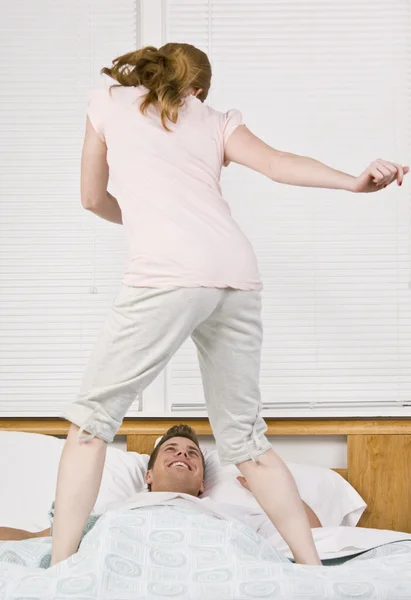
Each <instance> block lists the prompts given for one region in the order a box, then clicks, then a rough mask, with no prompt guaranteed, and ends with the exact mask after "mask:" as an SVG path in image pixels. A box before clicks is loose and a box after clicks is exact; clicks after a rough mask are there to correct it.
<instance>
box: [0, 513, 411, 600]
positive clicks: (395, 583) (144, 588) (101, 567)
mask: <svg viewBox="0 0 411 600" xmlns="http://www.w3.org/2000/svg"><path fill="white" fill-rule="evenodd" d="M50 546H51V539H50V538H42V539H34V540H27V541H24V542H2V543H0V599H1V600H29V599H30V600H69V599H70V600H74V599H78V600H160V599H161V600H165V599H170V598H173V599H174V600H200V599H201V600H250V599H253V600H256V599H259V598H263V599H265V600H271V599H273V600H274V599H280V598H281V599H284V598H286V599H287V600H294V599H295V600H297V599H298V600H305V599H306V600H320V599H326V600H328V599H329V600H347V599H348V598H357V599H361V600H366V599H373V600H388V599H390V600H401V599H405V598H407V599H409V598H410V597H411V541H409V542H408V541H404V542H397V543H393V544H388V545H385V546H381V547H379V548H376V549H374V550H371V551H369V552H366V553H364V554H361V555H360V556H357V557H355V558H353V559H351V560H350V561H349V562H346V563H344V564H343V565H340V566H331V567H324V566H323V567H306V566H302V565H294V564H293V563H291V562H290V561H288V560H287V559H286V558H284V557H283V556H281V555H280V554H279V553H278V552H277V551H276V550H274V549H273V548H272V546H270V545H269V544H268V542H266V541H265V540H264V539H263V538H261V537H260V536H258V535H257V534H256V533H254V532H253V531H252V530H251V529H249V528H248V527H246V526H245V525H243V524H241V523H239V522H237V521H233V522H228V521H223V520H219V519H216V518H214V517H212V516H209V515H206V514H203V513H200V512H198V511H197V510H196V509H192V508H186V507H179V506H178V507H177V506H151V507H146V508H139V509H137V510H118V511H115V512H111V513H106V514H105V515H104V516H102V517H101V518H100V519H99V520H98V521H97V522H96V523H95V525H94V527H93V528H92V529H91V530H90V531H89V532H88V533H87V535H86V536H85V537H84V538H83V541H82V543H81V546H80V548H79V551H78V552H77V553H76V554H75V555H74V556H72V557H71V558H69V559H68V560H66V561H64V562H62V563H60V564H58V565H55V566H54V567H51V568H47V567H48V566H49V564H50Z"/></svg>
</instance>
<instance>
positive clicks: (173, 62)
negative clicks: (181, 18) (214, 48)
mask: <svg viewBox="0 0 411 600" xmlns="http://www.w3.org/2000/svg"><path fill="white" fill-rule="evenodd" d="M101 73H104V74H105V75H109V76H110V77H112V78H113V79H115V80H116V81H118V83H119V84H120V85H124V86H135V87H136V86H139V85H144V86H145V87H146V88H147V89H148V93H147V94H146V96H145V98H144V100H143V102H142V103H141V106H140V110H141V112H142V113H143V115H144V114H146V111H147V109H148V107H149V106H150V105H151V104H155V105H157V106H159V108H160V110H161V123H162V125H163V127H164V128H165V129H166V130H167V131H170V129H169V128H168V127H167V125H166V120H167V119H168V120H169V121H171V122H172V123H176V122H177V119H178V109H179V108H180V107H181V106H183V104H184V98H185V96H187V94H189V93H190V90H191V89H193V90H194V91H197V90H200V89H201V92H200V93H199V94H198V96H197V97H198V98H199V100H201V102H204V100H205V99H206V98H207V95H208V91H209V89H210V85H211V64H210V61H209V60H208V56H207V54H205V52H203V51H202V50H199V49H198V48H196V47H195V46H191V44H180V43H169V44H165V45H164V46H162V47H161V48H158V49H157V48H154V46H145V47H144V48H141V49H140V50H136V51H135V52H129V53H127V54H123V55H122V56H118V57H117V58H115V59H114V60H113V66H112V67H111V68H108V67H104V68H103V69H101Z"/></svg>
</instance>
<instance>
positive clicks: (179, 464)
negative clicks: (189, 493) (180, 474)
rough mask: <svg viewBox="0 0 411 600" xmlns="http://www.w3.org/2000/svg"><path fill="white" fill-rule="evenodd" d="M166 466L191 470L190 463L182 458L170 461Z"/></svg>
mask: <svg viewBox="0 0 411 600" xmlns="http://www.w3.org/2000/svg"><path fill="white" fill-rule="evenodd" d="M168 466H169V467H172V468H174V469H175V468H178V467H180V468H182V469H187V470H188V471H191V467H190V465H189V464H188V463H186V462H184V461H182V460H175V461H174V462H172V463H170V464H169V465H168Z"/></svg>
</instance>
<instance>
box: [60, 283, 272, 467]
mask: <svg viewBox="0 0 411 600" xmlns="http://www.w3.org/2000/svg"><path fill="white" fill-rule="evenodd" d="M189 336H191V338H192V339H193V341H194V343H195V345H196V347H197V351H198V357H199V362H200V367H201V374H202V380H203V387H204V395H205V400H206V405H207V410H208V416H209V419H210V424H211V427H212V430H213V433H214V437H215V440H216V447H217V450H218V454H219V457H220V460H221V462H222V463H223V464H238V463H241V462H244V461H246V460H250V459H255V458H256V457H257V456H259V455H260V454H262V453H264V452H266V451H267V450H268V449H269V448H271V445H270V443H269V441H268V440H267V438H266V437H265V435H264V434H265V432H266V430H267V426H266V424H265V422H264V420H263V418H262V417H261V414H260V413H261V399H260V389H259V372H260V355H261V343H262V325H261V296H260V293H259V292H258V291H240V290H233V289H231V288H228V289H217V288H204V287H198V288H171V289H169V288H168V289H157V288H137V287H130V286H126V285H123V286H122V287H121V289H120V292H119V294H118V296H117V298H116V299H115V301H114V304H113V306H112V307H111V309H110V311H109V314H108V316H107V319H106V322H105V325H104V327H103V330H102V332H101V334H100V337H99V339H98V341H97V343H96V345H95V347H94V349H93V351H92V354H91V357H90V360H89V363H88V365H87V368H86V372H85V375H84V378H83V381H82V385H81V389H80V393H79V396H78V398H77V399H76V401H75V402H73V403H71V404H70V405H69V406H68V407H67V408H66V410H65V411H64V413H63V414H62V416H63V417H64V418H65V419H67V420H69V421H71V422H72V423H74V424H76V425H77V426H78V427H80V428H81V431H87V432H88V433H89V434H91V435H92V436H96V437H98V438H100V439H102V440H104V441H106V442H111V441H112V440H113V438H114V436H115V434H116V433H117V431H118V429H119V427H120V425H121V423H122V421H123V418H124V416H125V415H126V413H127V411H128V409H129V407H130V406H131V404H132V402H133V401H134V400H135V399H136V397H137V394H139V393H141V392H143V390H144V389H145V388H146V387H147V386H148V385H149V384H150V383H151V382H152V381H153V380H154V379H155V378H156V376H157V375H159V373H160V372H161V371H162V370H163V369H164V367H165V366H166V364H167V363H168V361H169V360H170V359H171V357H172V356H173V355H174V354H175V352H176V351H177V350H178V348H179V347H180V346H181V345H182V343H183V342H184V341H185V340H186V339H187V338H188V337H189ZM79 433H80V434H81V432H79Z"/></svg>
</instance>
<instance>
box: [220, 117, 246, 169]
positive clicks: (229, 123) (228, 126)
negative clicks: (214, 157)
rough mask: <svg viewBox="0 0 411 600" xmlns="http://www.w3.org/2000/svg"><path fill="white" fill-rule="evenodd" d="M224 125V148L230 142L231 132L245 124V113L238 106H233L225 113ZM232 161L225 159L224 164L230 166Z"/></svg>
mask: <svg viewBox="0 0 411 600" xmlns="http://www.w3.org/2000/svg"><path fill="white" fill-rule="evenodd" d="M223 116H224V125H223V144H224V149H225V147H226V144H227V142H228V139H229V137H230V136H231V134H232V133H233V132H234V131H235V130H236V129H237V127H238V126H239V125H243V115H242V114H241V112H240V111H239V110H237V109H236V108H232V109H230V110H228V111H227V112H226V113H224V115H223ZM229 164H230V161H224V166H225V167H228V165H229Z"/></svg>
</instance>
